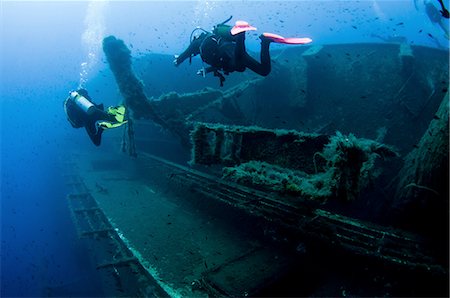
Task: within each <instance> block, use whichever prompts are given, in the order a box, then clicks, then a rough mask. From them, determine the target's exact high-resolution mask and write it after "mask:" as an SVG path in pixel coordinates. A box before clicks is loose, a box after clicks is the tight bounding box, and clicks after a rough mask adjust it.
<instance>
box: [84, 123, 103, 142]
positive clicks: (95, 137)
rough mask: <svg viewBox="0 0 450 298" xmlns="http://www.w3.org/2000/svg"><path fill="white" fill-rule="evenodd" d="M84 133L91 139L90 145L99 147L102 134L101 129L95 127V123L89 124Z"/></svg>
mask: <svg viewBox="0 0 450 298" xmlns="http://www.w3.org/2000/svg"><path fill="white" fill-rule="evenodd" d="M85 128H86V132H87V134H88V136H89V138H90V139H91V141H92V143H94V145H95V146H100V143H101V141H102V133H103V129H102V128H100V127H97V124H96V123H95V122H89V123H88V124H87V125H86V126H85Z"/></svg>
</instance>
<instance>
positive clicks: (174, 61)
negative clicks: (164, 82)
mask: <svg viewBox="0 0 450 298" xmlns="http://www.w3.org/2000/svg"><path fill="white" fill-rule="evenodd" d="M178 57H180V56H179V55H174V58H175V60H173V65H175V66H178V65H180V64H179V63H178Z"/></svg>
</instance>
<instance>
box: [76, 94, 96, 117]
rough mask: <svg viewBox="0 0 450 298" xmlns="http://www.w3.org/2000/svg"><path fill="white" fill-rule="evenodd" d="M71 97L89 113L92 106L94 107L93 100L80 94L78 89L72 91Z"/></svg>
mask: <svg viewBox="0 0 450 298" xmlns="http://www.w3.org/2000/svg"><path fill="white" fill-rule="evenodd" d="M70 98H72V100H73V102H74V103H75V104H76V105H77V106H78V107H79V108H80V109H82V110H83V111H84V112H85V113H87V112H88V110H89V109H90V108H91V107H94V104H93V103H92V102H90V101H89V100H88V99H87V98H86V97H84V96H82V95H80V93H78V92H77V91H72V92H70Z"/></svg>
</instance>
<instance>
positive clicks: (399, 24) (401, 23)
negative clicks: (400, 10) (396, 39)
mask: <svg viewBox="0 0 450 298" xmlns="http://www.w3.org/2000/svg"><path fill="white" fill-rule="evenodd" d="M401 25H404V24H403V22H400V23H398V24H396V25H395V26H401Z"/></svg>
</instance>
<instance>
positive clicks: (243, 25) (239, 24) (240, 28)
mask: <svg viewBox="0 0 450 298" xmlns="http://www.w3.org/2000/svg"><path fill="white" fill-rule="evenodd" d="M251 30H256V28H255V27H253V26H250V24H249V23H247V22H246V21H236V23H235V25H234V27H233V28H231V35H236V34H239V33H241V32H245V31H251Z"/></svg>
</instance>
